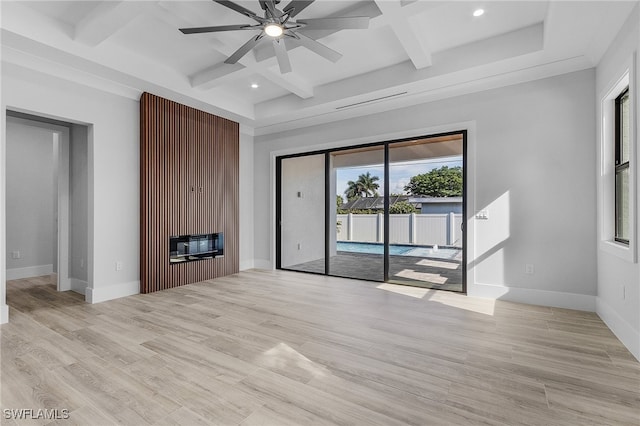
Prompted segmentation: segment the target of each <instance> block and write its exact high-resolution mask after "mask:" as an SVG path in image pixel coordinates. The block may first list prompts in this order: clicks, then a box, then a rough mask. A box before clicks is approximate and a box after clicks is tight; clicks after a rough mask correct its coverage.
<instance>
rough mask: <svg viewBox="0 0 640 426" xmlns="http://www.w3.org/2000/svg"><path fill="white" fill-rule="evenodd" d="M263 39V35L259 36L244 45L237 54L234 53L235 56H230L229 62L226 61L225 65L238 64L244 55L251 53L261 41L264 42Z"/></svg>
mask: <svg viewBox="0 0 640 426" xmlns="http://www.w3.org/2000/svg"><path fill="white" fill-rule="evenodd" d="M262 37H263V35H262V34H258V35H257V36H255V37H251V38H250V39H249V41H248V42H246V43H245V44H243V45H242V46H241V47H240V49H238V50H236V51H235V52H233V54H232V55H231V56H229V57H228V58H227V60H226V61H224V63H225V64H235V63H236V62H238V61H239V60H240V59H241V58H242V57H243V56H244V55H246V54H247V53H249V51H250V50H251V49H253V48H254V47H256V46H257V45H258V43H260V41H261V40H262Z"/></svg>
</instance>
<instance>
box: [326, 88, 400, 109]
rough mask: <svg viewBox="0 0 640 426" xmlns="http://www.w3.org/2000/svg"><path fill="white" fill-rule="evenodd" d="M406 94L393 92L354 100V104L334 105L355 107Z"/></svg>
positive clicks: (340, 107)
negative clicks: (363, 99) (358, 100)
mask: <svg viewBox="0 0 640 426" xmlns="http://www.w3.org/2000/svg"><path fill="white" fill-rule="evenodd" d="M406 94H407V92H400V93H394V94H393V95H387V96H381V97H379V98H374V99H369V100H366V101H362V102H356V103H354V104H349V105H342V106H339V107H336V109H345V108H350V107H356V106H360V105H365V104H370V103H372V102H377V101H383V100H385V99H389V98H395V97H397V96H402V95H406Z"/></svg>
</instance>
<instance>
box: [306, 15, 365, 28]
mask: <svg viewBox="0 0 640 426" xmlns="http://www.w3.org/2000/svg"><path fill="white" fill-rule="evenodd" d="M296 23H297V24H303V25H305V27H304V28H301V29H304V30H364V29H367V28H369V18H368V17H366V16H354V17H348V18H318V19H300V20H298V21H296Z"/></svg>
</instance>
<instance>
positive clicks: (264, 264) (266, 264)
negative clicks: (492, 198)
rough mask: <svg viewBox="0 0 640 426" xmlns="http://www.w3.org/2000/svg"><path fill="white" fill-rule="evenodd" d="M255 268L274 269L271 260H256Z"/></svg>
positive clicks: (254, 262)
mask: <svg viewBox="0 0 640 426" xmlns="http://www.w3.org/2000/svg"><path fill="white" fill-rule="evenodd" d="M253 268H255V269H268V270H271V269H273V263H271V261H270V260H265V259H254V261H253Z"/></svg>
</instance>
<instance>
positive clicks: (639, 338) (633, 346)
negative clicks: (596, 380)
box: [596, 297, 640, 361]
mask: <svg viewBox="0 0 640 426" xmlns="http://www.w3.org/2000/svg"><path fill="white" fill-rule="evenodd" d="M596 313H597V314H598V316H599V317H600V319H602V321H603V322H604V323H605V324H606V325H607V327H609V329H610V330H611V331H612V332H613V334H615V335H616V337H617V338H618V339H620V341H621V342H622V344H623V345H625V346H626V347H627V349H629V352H631V353H632V354H633V356H634V357H636V359H637V360H638V361H640V331H638V330H635V329H634V328H633V327H632V326H631V324H629V323H628V322H627V321H625V320H624V318H622V317H621V316H620V315H619V314H618V313H617V312H616V311H615V309H613V308H612V307H611V305H609V304H608V303H607V302H605V301H604V300H603V299H602V298H601V297H598V298H597V299H596Z"/></svg>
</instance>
